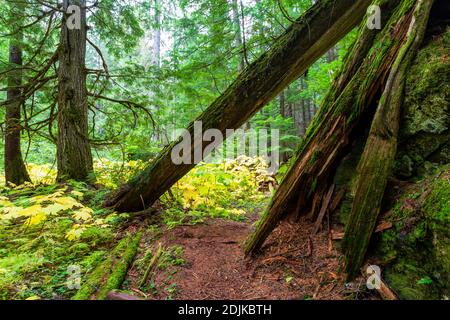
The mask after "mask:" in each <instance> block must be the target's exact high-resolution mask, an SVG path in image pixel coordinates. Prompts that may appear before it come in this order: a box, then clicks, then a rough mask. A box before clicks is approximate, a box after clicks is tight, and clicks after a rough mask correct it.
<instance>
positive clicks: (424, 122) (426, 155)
mask: <svg viewBox="0 0 450 320" xmlns="http://www.w3.org/2000/svg"><path fill="white" fill-rule="evenodd" d="M449 50H450V29H449V30H447V31H446V32H445V33H444V34H443V35H441V36H440V37H436V38H435V39H433V40H432V41H431V42H430V43H428V44H427V45H426V46H425V47H424V48H422V49H421V50H420V51H419V53H418V55H417V57H416V59H415V61H414V63H413V65H412V66H411V68H410V70H409V72H408V77H407V79H406V88H405V101H404V105H403V115H402V125H401V128H400V146H399V152H398V156H397V161H396V166H395V167H396V169H395V171H396V174H398V175H399V176H400V177H406V178H409V177H412V176H413V175H415V174H416V173H418V174H419V175H423V174H426V173H429V172H428V170H427V168H424V164H426V161H427V160H432V161H433V162H436V163H448V160H449V159H450V156H449V150H448V148H446V146H447V145H448V144H449V143H450V112H449V106H450V83H449V81H448V79H450V61H449V58H448V52H449ZM417 170H419V171H418V172H416V171H417Z"/></svg>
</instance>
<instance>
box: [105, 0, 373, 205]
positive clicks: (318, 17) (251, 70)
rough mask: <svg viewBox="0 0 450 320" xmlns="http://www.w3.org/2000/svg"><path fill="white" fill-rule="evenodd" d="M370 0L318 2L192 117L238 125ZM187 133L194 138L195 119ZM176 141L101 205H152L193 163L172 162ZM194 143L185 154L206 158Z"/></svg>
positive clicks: (210, 124) (213, 124) (220, 125)
mask: <svg viewBox="0 0 450 320" xmlns="http://www.w3.org/2000/svg"><path fill="white" fill-rule="evenodd" d="M371 2H372V1H371V0H340V1H335V0H323V1H318V2H317V3H316V4H315V5H313V6H312V7H311V8H310V9H309V10H308V11H306V12H305V14H304V15H302V16H301V17H300V18H299V19H297V20H296V22H294V23H293V24H292V25H291V26H290V27H289V28H288V29H287V30H286V31H285V32H284V33H283V34H282V35H281V36H280V37H279V38H278V39H277V40H276V41H275V43H274V45H273V48H272V49H271V50H269V51H268V52H266V53H265V54H263V55H262V56H261V57H260V58H259V59H257V60H256V61H255V62H254V63H252V64H251V65H250V66H248V67H247V68H246V69H245V70H244V71H243V72H242V73H241V74H240V75H239V77H238V78H237V79H236V80H235V81H234V83H233V84H231V85H230V86H229V88H228V89H227V90H226V91H225V92H224V94H222V95H221V96H220V97H219V98H218V99H217V100H216V101H214V102H213V103H212V104H211V106H210V107H209V108H208V109H207V110H206V111H205V112H204V113H203V114H202V115H201V116H200V117H199V118H198V119H197V120H196V121H201V123H202V127H203V130H208V129H218V130H219V131H220V132H221V133H222V134H223V135H225V134H226V130H227V129H238V128H240V127H241V126H242V125H243V124H244V123H246V122H247V121H248V120H249V119H250V118H251V117H252V116H253V115H254V114H255V113H256V112H257V111H258V110H260V109H261V108H262V107H264V106H265V105H266V104H267V103H269V102H270V101H271V100H272V99H273V98H274V97H276V96H277V95H278V94H279V93H280V92H281V91H282V90H283V89H285V88H286V87H287V86H288V85H289V84H290V83H291V82H292V81H294V80H295V79H297V78H298V77H299V76H300V75H302V74H303V73H304V72H305V71H306V70H307V69H308V68H309V67H310V66H311V65H312V64H313V63H314V62H315V61H316V60H317V59H319V58H320V57H321V56H322V55H323V54H325V53H326V52H327V51H328V50H329V49H330V48H331V47H333V46H334V45H335V44H336V43H337V42H338V41H339V40H340V39H342V38H343V37H344V36H345V35H346V34H347V33H348V32H350V31H351V30H352V29H353V28H354V27H355V26H357V25H358V23H359V22H360V21H361V19H362V18H363V16H364V14H365V12H366V9H367V7H368V6H369V4H370V3H371ZM188 131H189V132H190V135H191V138H194V135H195V132H194V122H193V123H191V125H190V126H189V127H188ZM195 136H198V135H195ZM193 140H202V139H193ZM181 141H182V138H181V137H180V138H179V139H178V140H176V141H174V142H173V143H172V144H170V145H169V146H167V147H166V148H165V149H164V150H163V151H162V153H161V155H160V156H159V157H158V158H157V159H156V160H155V161H154V162H153V163H152V164H150V165H149V166H148V167H147V168H146V169H145V170H144V171H143V172H142V173H141V174H140V175H138V176H137V177H135V178H134V179H132V180H131V181H129V182H128V183H127V184H126V185H124V186H123V187H122V188H121V189H120V190H119V191H118V192H117V193H116V194H115V195H114V196H112V197H111V199H110V200H108V201H107V202H106V206H108V207H114V209H115V210H117V211H121V212H124V211H126V212H129V211H139V210H143V209H145V207H146V206H147V207H150V206H151V205H153V203H154V202H155V201H156V200H157V199H158V198H159V197H160V196H161V195H163V194H164V193H165V192H167V191H168V190H169V189H170V188H171V187H172V186H173V184H174V183H176V182H177V181H178V180H179V179H181V178H182V177H183V176H184V175H185V174H186V173H188V172H189V171H190V170H191V169H192V168H193V167H194V166H195V163H192V164H181V165H175V164H174V163H173V161H172V157H171V154H172V150H173V149H174V147H175V146H177V145H178V144H179V143H180V142H181ZM194 142H197V143H191V146H190V154H191V155H194V154H198V153H199V151H200V153H201V157H202V158H203V156H206V154H203V151H204V150H205V148H206V147H208V146H209V145H210V144H211V143H208V142H204V141H194ZM216 143H217V142H216Z"/></svg>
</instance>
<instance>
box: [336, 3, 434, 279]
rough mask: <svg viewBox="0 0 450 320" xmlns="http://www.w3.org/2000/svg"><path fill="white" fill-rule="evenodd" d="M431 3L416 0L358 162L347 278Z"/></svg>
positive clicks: (369, 228) (367, 225) (359, 251)
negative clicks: (408, 70)
mask: <svg viewBox="0 0 450 320" xmlns="http://www.w3.org/2000/svg"><path fill="white" fill-rule="evenodd" d="M432 4H433V0H418V1H417V5H416V8H415V10H414V13H413V16H412V18H411V24H410V26H409V30H408V34H407V38H406V40H405V44H404V45H403V46H402V48H401V50H400V52H399V54H398V56H397V58H396V60H395V63H394V65H393V67H392V70H391V72H390V75H389V78H388V80H387V83H386V87H385V89H384V93H383V96H382V98H381V100H380V105H379V106H378V109H377V112H376V114H375V117H374V120H373V122H372V127H371V130H370V134H369V138H368V140H367V143H366V146H365V149H364V152H363V155H362V157H361V160H360V163H359V165H358V180H357V184H356V186H357V187H356V195H355V199H354V201H353V206H352V211H351V215H350V219H349V222H348V223H347V226H346V230H345V237H344V240H343V243H342V249H343V251H344V254H345V262H346V266H345V269H346V273H347V277H348V278H347V279H348V280H353V279H354V278H355V277H356V276H357V275H358V274H359V270H360V268H361V266H362V265H363V262H364V258H365V254H366V251H367V248H368V246H369V242H370V238H371V236H372V233H373V232H374V229H375V226H376V223H377V219H378V214H379V212H380V208H381V201H382V199H383V196H384V192H385V189H386V185H387V180H388V177H389V174H390V173H391V170H392V167H393V164H394V159H395V155H396V152H397V136H398V131H399V126H400V110H401V106H402V104H403V93H404V89H405V78H406V71H407V69H408V67H409V65H410V64H411V61H412V59H413V58H414V56H415V54H416V52H417V50H418V49H419V46H420V44H421V43H422V41H423V37H424V34H425V29H426V26H427V23H428V17H429V14H430V10H431V6H432Z"/></svg>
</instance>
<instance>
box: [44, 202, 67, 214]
mask: <svg viewBox="0 0 450 320" xmlns="http://www.w3.org/2000/svg"><path fill="white" fill-rule="evenodd" d="M64 210H67V208H66V206H63V205H62V204H59V203H54V204H51V205H49V206H47V207H45V208H44V209H43V211H44V212H45V213H46V214H48V215H56V214H58V213H59V212H61V211H64Z"/></svg>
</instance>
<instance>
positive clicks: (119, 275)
mask: <svg viewBox="0 0 450 320" xmlns="http://www.w3.org/2000/svg"><path fill="white" fill-rule="evenodd" d="M141 238H142V233H138V234H137V235H135V236H134V237H130V238H129V239H127V241H124V242H122V244H123V246H124V247H123V248H121V249H125V252H123V254H119V252H117V253H116V255H115V259H116V260H117V263H116V265H115V266H114V269H113V271H112V272H111V275H110V276H109V277H108V280H107V281H106V283H105V285H104V286H103V287H102V288H101V289H100V290H99V293H98V295H97V300H104V299H106V296H107V294H108V293H109V292H110V291H112V290H114V289H118V288H119V287H120V285H121V284H122V283H123V280H124V279H125V276H126V274H127V271H128V268H129V267H130V265H131V263H132V262H133V259H134V257H135V255H136V252H137V250H138V247H139V242H140V241H141Z"/></svg>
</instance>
